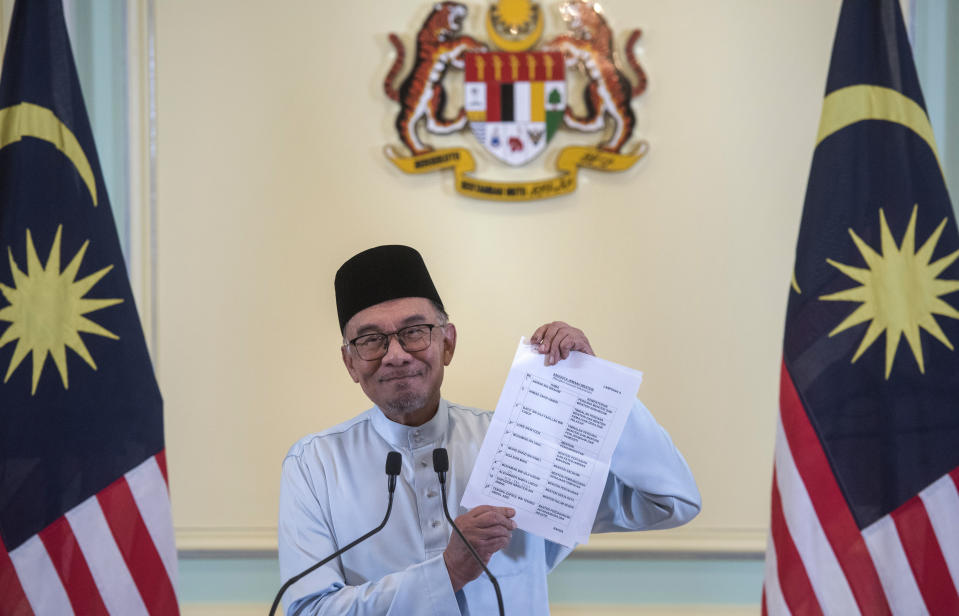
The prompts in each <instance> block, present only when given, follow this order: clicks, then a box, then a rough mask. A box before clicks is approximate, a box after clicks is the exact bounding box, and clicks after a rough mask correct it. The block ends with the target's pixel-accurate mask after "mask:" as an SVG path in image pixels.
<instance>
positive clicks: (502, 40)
mask: <svg viewBox="0 0 959 616" xmlns="http://www.w3.org/2000/svg"><path fill="white" fill-rule="evenodd" d="M486 34H487V35H489V37H490V38H491V39H492V40H493V43H494V44H495V45H496V46H497V47H499V48H500V49H502V50H503V51H526V50H527V49H529V48H530V47H532V46H533V44H535V43H536V41H538V40H539V37H540V36H542V35H543V16H542V15H541V14H540V13H539V12H537V14H536V27H534V28H533V31H532V32H530V33H529V34H528V35H527V36H525V37H523V38H521V39H518V40H513V39H508V38H506V37H505V36H503V35H501V34H500V33H499V32H497V31H496V26H495V25H494V24H493V16H492V11H487V12H486Z"/></svg>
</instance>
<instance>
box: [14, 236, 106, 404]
mask: <svg viewBox="0 0 959 616" xmlns="http://www.w3.org/2000/svg"><path fill="white" fill-rule="evenodd" d="M62 231H63V225H60V226H59V227H57V233H56V236H55V237H54V239H53V246H52V247H51V248H50V255H49V256H48V257H47V265H46V267H44V266H43V265H41V263H40V259H39V257H38V256H37V249H36V248H35V247H34V245H33V238H32V237H31V236H30V230H29V229H28V230H27V272H26V273H25V274H24V273H23V272H22V271H20V269H19V268H18V267H17V263H16V262H15V261H14V260H13V251H11V250H10V248H7V253H8V256H9V259H10V271H11V273H12V274H13V284H14V286H13V287H8V286H6V285H4V284H2V283H0V292H2V293H3V296H4V297H5V298H6V299H7V301H8V302H10V305H9V306H6V307H4V308H3V309H0V321H8V322H10V323H11V325H10V326H9V327H7V329H6V331H4V332H3V335H2V336H0V347H3V346H4V345H6V344H7V343H9V342H12V341H14V340H17V346H16V348H15V349H14V351H13V357H12V358H11V360H10V365H9V366H8V367H7V374H6V376H5V377H4V379H3V382H4V383H6V382H7V381H8V380H9V379H10V375H12V374H13V371H14V370H16V369H17V366H19V365H20V363H21V362H22V361H23V359H24V358H25V357H26V356H27V354H28V353H30V352H32V354H33V387H32V389H31V394H36V393H37V383H38V382H39V381H40V373H41V372H42V370H43V366H44V363H45V362H46V358H47V354H48V353H49V354H50V356H51V357H52V358H53V363H54V364H55V365H56V367H57V370H58V371H59V372H60V379H61V380H62V381H63V386H64V388H67V387H68V385H69V381H68V379H67V357H66V348H67V347H69V348H71V349H73V350H74V351H75V352H76V353H77V355H79V356H80V357H81V358H83V360H84V361H85V362H87V364H89V365H90V367H91V368H93V369H94V370H96V369H97V365H96V363H95V362H94V361H93V357H91V356H90V352H89V351H88V350H87V347H86V345H84V344H83V340H82V339H81V338H80V335H79V334H80V332H84V333H88V334H96V335H98V336H105V337H107V338H112V339H114V340H116V339H117V336H116V335H114V334H113V333H112V332H110V331H108V330H106V329H104V328H103V327H101V326H100V325H98V324H96V323H94V322H93V321H91V320H89V319H87V318H86V317H84V316H83V315H85V314H87V313H88V312H93V311H94V310H100V309H101V308H106V307H107V306H113V305H115V304H119V303H120V302H122V301H123V300H122V299H87V298H85V297H84V295H86V294H87V292H88V291H89V290H90V289H92V288H93V286H94V285H95V284H97V282H99V281H100V279H101V278H103V277H104V276H106V274H107V272H109V271H110V270H111V269H113V266H112V265H110V266H107V267H105V268H103V269H101V270H100V271H98V272H95V273H93V274H90V275H89V276H87V277H86V278H83V279H82V280H74V279H75V278H76V276H77V271H79V269H80V262H81V261H82V260H83V255H84V254H85V253H86V251H87V247H88V246H89V245H90V241H89V240H87V241H86V242H84V243H83V246H81V247H80V250H78V251H77V254H76V255H75V256H74V257H73V260H71V261H70V263H69V265H67V267H66V269H64V270H63V271H62V272H61V271H60V236H61V234H62Z"/></svg>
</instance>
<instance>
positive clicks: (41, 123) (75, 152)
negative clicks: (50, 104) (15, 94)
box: [0, 103, 97, 207]
mask: <svg viewBox="0 0 959 616" xmlns="http://www.w3.org/2000/svg"><path fill="white" fill-rule="evenodd" d="M24 137H33V138H35V139H42V140H43V141H46V142H48V143H50V144H52V145H53V147H55V148H56V149H58V150H60V151H61V152H63V154H64V156H66V157H67V158H69V159H70V162H72V163H73V166H74V167H76V169H77V172H78V173H79V174H80V178H81V179H82V180H83V181H84V183H85V184H86V185H87V189H88V190H89V191H90V197H92V198H93V205H94V207H96V205H97V185H96V181H95V180H94V177H93V168H92V167H91V166H90V161H89V160H88V159H87V155H86V154H84V153H83V148H82V147H81V146H80V142H79V141H77V138H76V136H75V135H74V134H73V132H72V131H71V130H70V129H69V128H67V126H66V125H65V124H64V123H63V122H61V121H60V119H59V118H57V116H56V115H55V114H54V113H53V112H52V111H50V110H49V109H47V108H46V107H41V106H40V105H34V104H33V103H20V104H17V105H12V106H10V107H4V108H3V109H0V149H3V148H5V147H7V146H8V145H11V144H14V143H17V142H18V141H20V140H21V139H23V138H24Z"/></svg>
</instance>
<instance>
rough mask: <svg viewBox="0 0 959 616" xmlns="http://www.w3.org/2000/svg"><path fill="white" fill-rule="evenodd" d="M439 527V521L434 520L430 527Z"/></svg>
mask: <svg viewBox="0 0 959 616" xmlns="http://www.w3.org/2000/svg"><path fill="white" fill-rule="evenodd" d="M439 525H440V521H439V520H433V521H432V522H430V526H432V527H433V528H436V527H437V526H439Z"/></svg>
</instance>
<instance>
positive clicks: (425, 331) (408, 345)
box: [347, 323, 443, 361]
mask: <svg viewBox="0 0 959 616" xmlns="http://www.w3.org/2000/svg"><path fill="white" fill-rule="evenodd" d="M434 327H443V326H442V325H431V324H429V323H421V324H419V325H409V326H407V327H402V328H400V329H398V330H396V331H395V332H389V333H385V334H380V333H377V334H365V335H363V336H357V337H356V338H353V339H352V340H350V341H349V342H348V343H347V344H348V345H353V348H354V349H356V354H357V355H359V356H360V359H362V360H365V361H373V360H374V359H379V358H381V357H383V356H384V355H386V351H387V350H388V349H389V348H390V336H396V340H397V341H399V343H400V346H401V347H403V350H404V351H406V352H407V353H414V352H416V351H422V350H425V349H428V348H429V346H430V342H432V340H433V335H432V334H433V328H434Z"/></svg>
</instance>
